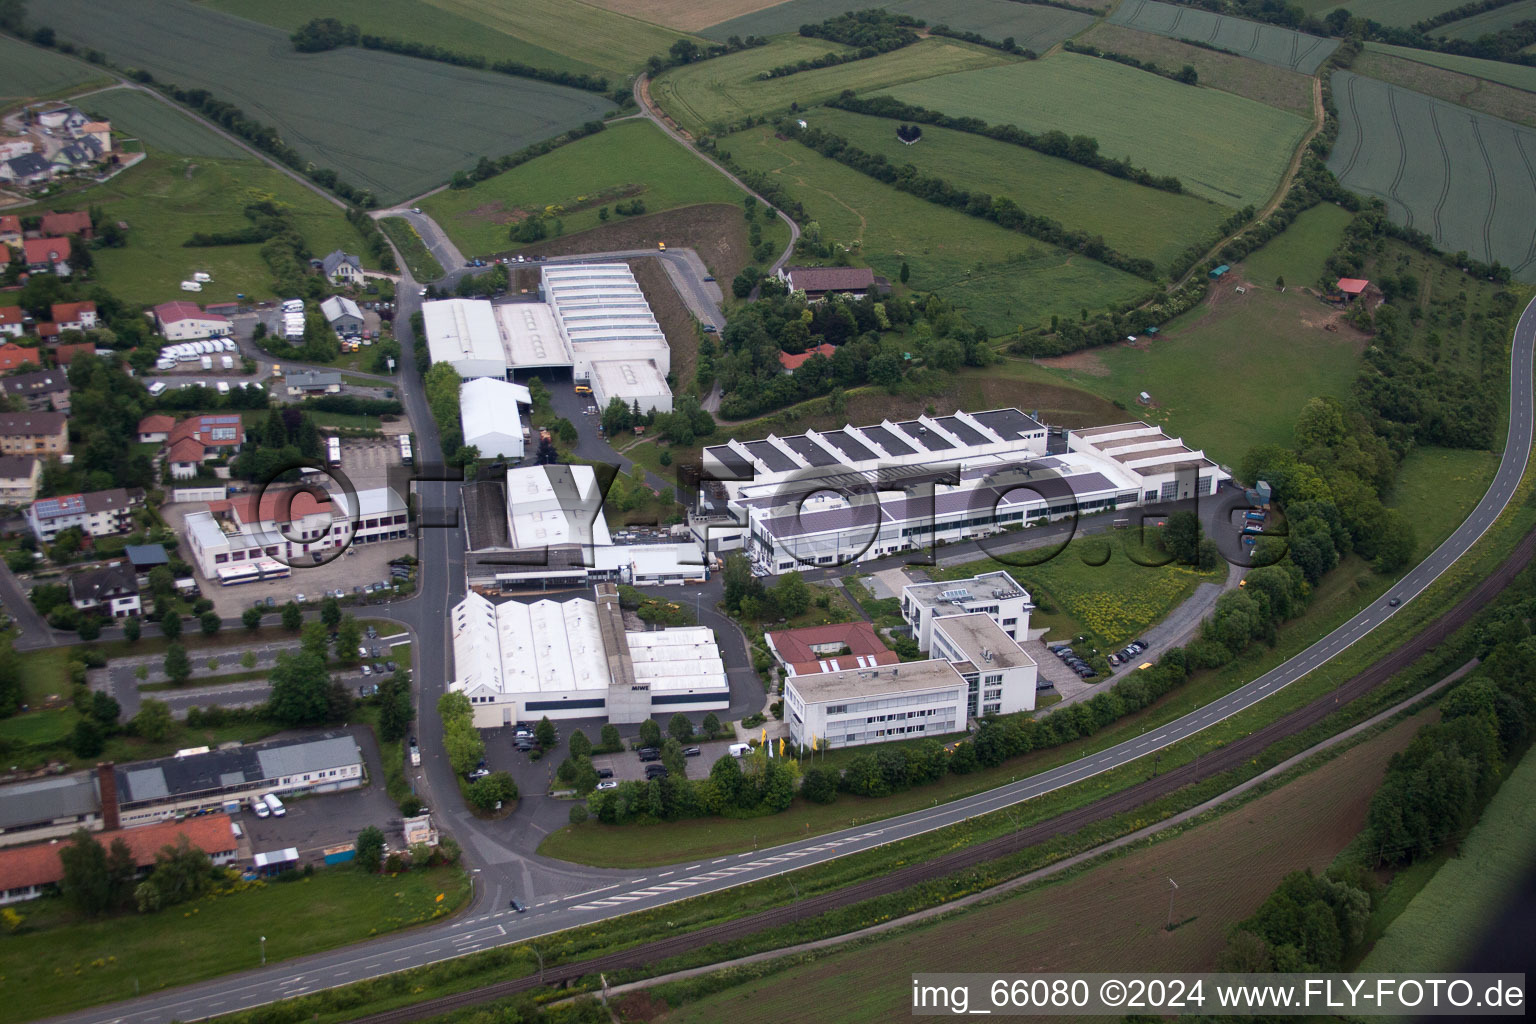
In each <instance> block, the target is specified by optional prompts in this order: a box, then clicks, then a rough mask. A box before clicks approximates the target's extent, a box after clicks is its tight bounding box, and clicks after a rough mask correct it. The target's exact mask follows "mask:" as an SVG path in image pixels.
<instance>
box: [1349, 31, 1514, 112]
mask: <svg viewBox="0 0 1536 1024" xmlns="http://www.w3.org/2000/svg"><path fill="white" fill-rule="evenodd" d="M1365 50H1366V54H1365V55H1369V54H1372V53H1387V54H1391V55H1392V56H1394V57H1401V58H1403V59H1404V60H1411V61H1416V62H1418V63H1420V64H1428V65H1430V66H1431V67H1437V68H1444V69H1445V70H1447V71H1456V72H1460V73H1461V74H1463V75H1471V76H1472V77H1473V78H1483V79H1487V80H1488V81H1490V82H1497V83H1498V84H1500V85H1507V86H1509V87H1510V88H1512V89H1520V90H1522V91H1524V92H1527V93H1536V68H1533V67H1530V66H1528V65H1525V64H1511V63H1509V62H1508V61H1502V60H1483V59H1482V58H1480V57H1462V56H1458V55H1457V54H1454V53H1436V52H1435V51H1433V50H1415V49H1414V48H1412V47H1411V46H1389V45H1387V44H1386V43H1366V44H1365ZM1356 60H1357V61H1358V60H1359V58H1356ZM1350 66H1351V67H1356V66H1357V65H1355V64H1352V65H1350ZM1525 102H1526V103H1528V104H1530V103H1536V100H1533V99H1532V98H1531V97H1530V96H1527V97H1525Z"/></svg>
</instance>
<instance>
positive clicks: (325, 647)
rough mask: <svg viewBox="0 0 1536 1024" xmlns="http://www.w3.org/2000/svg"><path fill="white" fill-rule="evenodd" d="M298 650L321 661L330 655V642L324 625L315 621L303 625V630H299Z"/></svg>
mask: <svg viewBox="0 0 1536 1024" xmlns="http://www.w3.org/2000/svg"><path fill="white" fill-rule="evenodd" d="M299 649H300V650H302V651H308V652H309V653H310V654H314V655H318V656H319V658H320V660H321V661H324V660H325V659H326V657H327V656H328V655H329V654H330V653H331V641H330V636H329V634H327V633H326V631H325V623H323V622H319V621H315V622H306V623H304V628H303V629H301V630H299Z"/></svg>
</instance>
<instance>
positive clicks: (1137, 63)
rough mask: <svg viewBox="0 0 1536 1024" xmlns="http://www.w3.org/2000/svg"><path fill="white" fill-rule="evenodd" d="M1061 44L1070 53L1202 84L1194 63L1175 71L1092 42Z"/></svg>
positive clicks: (1187, 83) (1188, 83) (1190, 83)
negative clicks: (1106, 48)
mask: <svg viewBox="0 0 1536 1024" xmlns="http://www.w3.org/2000/svg"><path fill="white" fill-rule="evenodd" d="M1061 46H1062V49H1064V50H1066V51H1068V52H1069V53H1081V54H1083V55H1085V56H1088V57H1099V58H1101V59H1103V60H1112V61H1114V62H1115V63H1116V64H1125V65H1127V66H1128V67H1133V68H1139V69H1140V70H1142V71H1150V72H1151V73H1152V74H1154V75H1161V76H1162V77H1163V78H1166V79H1169V80H1170V81H1174V82H1181V83H1183V84H1184V85H1199V84H1200V73H1199V72H1198V71H1196V70H1195V66H1194V65H1193V64H1185V65H1184V66H1183V67H1182V68H1180V69H1179V70H1177V71H1174V70H1173V69H1171V68H1165V67H1162V66H1161V65H1159V64H1158V63H1157V62H1156V61H1151V60H1140V59H1138V58H1136V57H1132V56H1131V55H1130V54H1128V53H1117V52H1115V51H1114V50H1101V49H1099V48H1098V47H1097V46H1094V45H1093V44H1092V43H1079V42H1075V41H1073V40H1071V39H1068V40H1066V41H1065V42H1063V43H1062V44H1061Z"/></svg>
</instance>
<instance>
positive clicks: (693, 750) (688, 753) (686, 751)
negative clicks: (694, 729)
mask: <svg viewBox="0 0 1536 1024" xmlns="http://www.w3.org/2000/svg"><path fill="white" fill-rule="evenodd" d="M702 753H704V751H702V750H700V749H699V748H698V747H684V748H683V756H684V757H698V756H699V755H700V754H702Z"/></svg>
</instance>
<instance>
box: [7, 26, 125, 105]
mask: <svg viewBox="0 0 1536 1024" xmlns="http://www.w3.org/2000/svg"><path fill="white" fill-rule="evenodd" d="M109 81H111V76H110V75H108V74H107V73H106V72H104V71H102V70H101V69H99V68H94V67H92V66H91V65H89V64H87V63H85V62H84V61H81V60H75V59H74V58H73V57H66V56H64V55H63V54H62V53H58V52H55V51H53V50H45V49H43V48H42V47H40V46H31V45H29V44H27V43H23V42H22V41H21V40H19V39H15V38H12V37H11V36H7V35H0V107H9V106H11V105H12V104H14V103H17V102H20V101H21V100H33V99H48V98H50V97H53V96H62V95H65V94H67V93H69V92H72V91H74V90H76V89H83V88H85V87H86V86H89V85H93V84H95V83H97V82H102V83H105V82H109Z"/></svg>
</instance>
